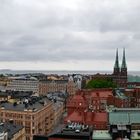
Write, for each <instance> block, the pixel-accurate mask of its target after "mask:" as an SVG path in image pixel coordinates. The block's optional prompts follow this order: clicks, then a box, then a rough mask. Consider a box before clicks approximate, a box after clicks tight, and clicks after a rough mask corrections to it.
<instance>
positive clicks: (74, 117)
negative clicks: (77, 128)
mask: <svg viewBox="0 0 140 140" xmlns="http://www.w3.org/2000/svg"><path fill="white" fill-rule="evenodd" d="M64 121H65V122H67V121H71V122H82V121H83V120H82V115H81V114H80V113H79V112H78V111H74V112H73V113H72V114H70V115H69V116H68V117H66V118H65V120H64Z"/></svg>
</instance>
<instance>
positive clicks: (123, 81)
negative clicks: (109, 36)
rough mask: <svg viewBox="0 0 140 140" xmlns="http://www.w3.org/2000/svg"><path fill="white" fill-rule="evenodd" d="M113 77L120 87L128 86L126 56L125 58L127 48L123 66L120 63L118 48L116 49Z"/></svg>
mask: <svg viewBox="0 0 140 140" xmlns="http://www.w3.org/2000/svg"><path fill="white" fill-rule="evenodd" d="M112 79H113V81H114V83H116V85H117V86H118V87H127V65H126V58H125V49H123V57H122V64H121V67H120V65H119V54H118V49H117V51H116V60H115V65H114V70H113V74H112Z"/></svg>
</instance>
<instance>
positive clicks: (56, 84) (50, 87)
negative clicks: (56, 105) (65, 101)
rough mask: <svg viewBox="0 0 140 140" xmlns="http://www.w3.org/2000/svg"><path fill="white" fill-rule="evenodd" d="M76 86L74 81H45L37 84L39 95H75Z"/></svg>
mask: <svg viewBox="0 0 140 140" xmlns="http://www.w3.org/2000/svg"><path fill="white" fill-rule="evenodd" d="M76 90H77V86H76V84H75V83H74V81H69V80H47V81H40V82H39V94H40V95H45V94H47V93H49V92H68V93H69V95H73V94H75V92H76Z"/></svg>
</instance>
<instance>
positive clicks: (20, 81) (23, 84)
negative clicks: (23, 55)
mask: <svg viewBox="0 0 140 140" xmlns="http://www.w3.org/2000/svg"><path fill="white" fill-rule="evenodd" d="M38 85H39V81H38V80H37V79H36V78H26V77H18V78H14V79H12V80H11V81H10V82H9V83H8V84H7V87H6V90H13V91H32V92H34V93H38Z"/></svg>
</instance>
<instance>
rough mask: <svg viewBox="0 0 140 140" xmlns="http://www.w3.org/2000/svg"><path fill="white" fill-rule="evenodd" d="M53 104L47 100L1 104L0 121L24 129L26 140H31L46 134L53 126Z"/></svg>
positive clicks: (36, 99)
mask: <svg viewBox="0 0 140 140" xmlns="http://www.w3.org/2000/svg"><path fill="white" fill-rule="evenodd" d="M52 104H53V103H52V102H50V101H49V100H48V99H47V98H45V97H44V98H40V97H39V98H34V99H32V100H27V99H25V100H24V101H20V102H17V103H13V104H12V103H9V102H8V103H2V104H1V105H0V120H1V121H2V122H8V121H9V120H11V119H12V120H13V123H14V124H17V125H22V126H24V127H25V132H26V140H32V138H33V135H36V134H43V135H44V134H48V133H49V132H51V131H52V129H53V126H54V122H53V119H54V110H53V105H52Z"/></svg>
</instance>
